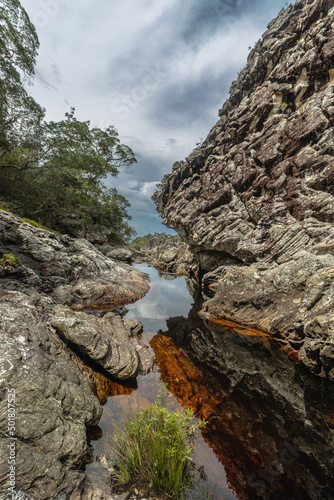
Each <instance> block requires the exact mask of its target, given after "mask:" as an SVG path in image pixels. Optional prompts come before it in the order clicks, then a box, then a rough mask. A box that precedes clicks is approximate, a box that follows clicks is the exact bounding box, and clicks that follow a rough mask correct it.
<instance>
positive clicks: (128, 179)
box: [22, 0, 285, 231]
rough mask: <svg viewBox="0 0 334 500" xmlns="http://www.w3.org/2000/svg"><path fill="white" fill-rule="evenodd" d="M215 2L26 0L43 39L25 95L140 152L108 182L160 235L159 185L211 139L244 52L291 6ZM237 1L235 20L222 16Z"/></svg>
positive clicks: (273, 0)
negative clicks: (128, 170)
mask: <svg viewBox="0 0 334 500" xmlns="http://www.w3.org/2000/svg"><path fill="white" fill-rule="evenodd" d="M224 2H225V3H224ZM216 3H217V2H216V1H215V0H206V2H203V1H202V0H123V1H122V2H120V1H118V0H108V1H107V0H98V1H93V0H80V2H79V1H77V2H74V1H72V0H39V1H38V2H36V0H22V5H23V6H24V7H25V8H26V10H27V12H28V14H29V15H30V17H31V19H32V21H33V22H35V24H37V30H38V35H39V38H40V42H41V48H40V55H39V58H38V63H37V70H36V75H37V77H36V80H35V85H34V87H32V88H29V92H31V93H32V95H33V96H34V97H35V98H36V100H37V101H38V102H39V103H40V104H42V106H44V107H45V108H46V109H47V118H48V119H52V120H59V119H62V118H63V116H64V113H65V112H67V111H68V110H69V107H70V106H74V107H75V108H76V115H77V117H78V118H79V119H81V120H90V121H91V123H92V124H93V125H97V126H100V127H104V126H107V125H109V124H113V125H114V126H115V127H116V129H117V130H118V131H119V133H120V138H121V140H122V142H124V143H125V144H129V145H130V146H131V147H132V148H133V149H134V150H135V152H136V153H140V154H141V157H142V158H141V159H140V161H139V163H140V166H139V165H138V167H134V170H133V172H134V173H133V175H127V174H123V173H122V174H120V176H119V178H118V179H116V180H115V179H113V180H112V183H113V184H116V185H117V186H118V188H119V190H120V192H122V194H124V195H125V196H126V195H128V197H129V199H130V201H131V203H132V204H133V215H134V222H135V224H137V223H138V224H141V226H142V219H143V217H144V215H143V214H144V212H145V210H146V211H147V214H148V215H147V216H148V219H149V221H150V223H152V221H153V220H154V221H155V222H154V224H155V227H154V228H153V230H154V231H155V230H157V229H158V225H159V223H158V219H157V215H156V214H155V213H154V207H153V205H152V202H151V201H150V196H151V194H152V192H153V191H154V185H155V182H154V180H155V179H159V177H160V179H161V178H162V176H163V175H164V174H165V173H167V172H169V171H171V165H172V164H173V162H174V161H176V160H180V159H183V158H184V157H185V156H187V155H188V154H189V153H190V152H191V150H192V149H193V148H194V147H195V143H196V142H197V141H198V140H199V138H204V137H206V135H207V133H208V132H209V130H210V129H211V127H212V126H213V125H214V123H215V121H216V119H217V110H218V108H220V107H221V106H222V104H223V102H224V100H225V98H226V97H227V95H228V89H229V86H230V83H231V81H232V80H233V79H234V78H235V77H236V73H237V71H239V70H240V69H241V68H242V66H243V65H244V64H245V62H246V57H247V54H248V46H249V45H253V44H254V42H255V41H256V40H257V39H258V38H259V37H260V35H261V34H262V32H263V31H264V30H265V27H266V24H267V23H268V21H269V20H270V18H271V17H272V16H273V15H274V14H276V13H278V11H279V10H280V8H281V7H282V6H283V5H285V0H254V2H253V3H252V9H249V10H247V9H246V8H243V6H244V7H249V5H248V4H247V1H246V0H240V1H239V0H238V1H237V2H230V1H227V0H220V2H219V4H220V6H222V7H224V5H225V4H226V5H225V7H226V8H222V9H220V10H217V9H216V10H215V9H214V5H216ZM234 4H235V5H236V6H237V8H238V10H237V12H236V14H237V15H236V16H230V17H226V12H229V13H231V12H233V8H232V7H231V6H233V5H234ZM259 6H260V7H261V8H262V10H263V13H260V14H259ZM256 7H257V9H258V10H257V11H256ZM264 7H265V8H264ZM252 10H253V11H254V12H253V11H252ZM171 138H172V139H171ZM108 182H109V181H108ZM137 210H138V211H139V212H140V220H139V219H138V220H137V219H135V217H136V211H137ZM161 229H162V230H163V228H161Z"/></svg>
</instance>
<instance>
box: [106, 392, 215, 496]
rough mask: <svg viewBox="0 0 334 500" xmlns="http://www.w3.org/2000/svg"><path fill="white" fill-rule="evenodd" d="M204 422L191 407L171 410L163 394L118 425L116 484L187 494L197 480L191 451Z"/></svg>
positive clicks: (115, 450)
mask: <svg viewBox="0 0 334 500" xmlns="http://www.w3.org/2000/svg"><path fill="white" fill-rule="evenodd" d="M205 425H206V422H199V423H196V422H194V416H193V413H192V411H191V410H189V409H187V410H184V409H181V410H179V411H177V412H169V411H168V410H167V408H166V406H165V404H164V396H163V394H160V395H159V396H158V398H157V400H156V402H155V403H154V404H151V405H149V406H147V407H146V408H143V409H142V410H139V411H138V412H137V413H135V415H134V416H133V418H132V419H130V420H128V421H127V422H126V423H125V424H124V425H123V426H119V427H118V428H117V431H116V433H115V435H114V437H113V446H114V458H113V461H112V464H113V467H114V468H115V474H114V477H113V480H114V485H115V486H118V487H125V486H128V485H134V484H135V485H145V486H147V487H149V488H153V490H154V491H155V492H156V493H159V492H163V493H167V494H168V495H170V496H172V498H177V499H183V498H185V496H186V492H187V490H189V489H190V488H191V487H192V486H193V485H194V483H195V482H196V481H197V479H196V472H195V470H194V466H193V461H192V457H191V454H192V452H193V450H194V440H195V435H196V432H197V429H198V428H201V427H204V426H205ZM205 497H206V498H211V495H209V496H208V495H207V494H206V495H205ZM202 498H203V496H202Z"/></svg>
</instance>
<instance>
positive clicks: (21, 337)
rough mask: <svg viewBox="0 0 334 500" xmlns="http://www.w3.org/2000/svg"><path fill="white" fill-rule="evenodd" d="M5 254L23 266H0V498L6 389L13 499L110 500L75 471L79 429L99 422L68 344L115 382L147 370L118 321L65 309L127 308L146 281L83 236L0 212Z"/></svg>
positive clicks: (81, 437)
mask: <svg viewBox="0 0 334 500" xmlns="http://www.w3.org/2000/svg"><path fill="white" fill-rule="evenodd" d="M4 253H11V254H14V255H15V257H17V258H19V259H20V261H21V265H19V266H18V267H17V268H13V267H10V268H9V267H2V266H0V286H1V288H0V341H1V360H0V429H1V430H0V456H1V460H0V498H7V497H8V495H7V493H6V492H8V490H7V487H6V486H7V479H8V477H7V474H8V463H7V459H6V457H7V455H8V446H7V445H8V437H7V432H8V431H7V429H8V425H7V413H8V412H7V410H8V401H7V400H8V392H7V391H8V390H10V389H14V390H15V391H16V400H15V406H16V427H15V437H16V438H17V441H16V442H15V443H16V489H17V492H18V498H21V499H23V498H33V499H34V500H48V499H50V498H54V499H58V500H68V499H70V500H83V499H85V500H93V499H94V498H96V499H97V498H100V499H101V500H102V498H103V500H107V499H109V500H110V499H112V497H111V496H110V495H107V496H105V495H104V494H103V496H101V494H100V493H99V492H98V491H96V490H95V491H94V488H93V487H92V485H91V484H90V483H89V481H88V480H87V478H86V476H85V474H84V472H83V470H84V466H85V464H86V463H87V462H89V461H90V460H91V459H92V450H91V448H90V447H89V446H88V444H87V428H88V427H90V426H95V425H96V424H97V423H98V421H99V419H100V415H101V406H100V403H99V400H98V398H97V394H98V390H97V386H96V383H95V381H94V377H91V374H90V372H89V370H90V369H89V368H88V367H87V366H86V365H85V364H84V362H83V361H82V359H81V358H79V357H78V356H77V355H76V354H75V352H74V351H73V350H72V346H73V345H75V346H76V348H77V349H78V350H79V351H81V352H82V353H84V354H86V355H87V356H89V357H90V358H91V359H92V360H94V361H96V362H98V363H99V364H100V365H101V366H103V367H104V368H105V369H106V370H108V371H109V373H112V374H114V376H116V377H117V376H118V377H119V378H122V379H123V378H127V377H133V376H135V375H136V374H137V373H142V371H148V370H149V358H148V357H147V355H146V354H147V353H146V354H145V355H144V354H143V356H142V355H141V351H138V350H137V349H138V347H137V344H136V343H135V342H133V341H132V340H130V338H129V333H128V331H127V330H126V329H125V327H124V325H123V323H122V321H121V318H120V317H118V316H116V315H115V314H113V313H111V312H108V313H107V314H105V315H104V316H103V317H95V316H94V315H93V314H88V313H86V312H78V311H74V310H72V309H70V307H68V306H69V305H70V306H72V307H74V308H77V309H78V308H81V309H84V308H90V309H92V306H95V308H96V310H97V311H99V310H101V309H102V310H104V309H110V308H113V307H115V306H118V305H125V304H126V303H128V302H132V301H135V300H137V299H139V298H141V297H143V296H144V295H145V293H146V292H147V290H148V288H149V286H148V277H147V275H145V274H143V273H141V272H140V271H138V270H136V269H134V268H132V267H131V266H129V265H126V264H120V263H116V262H115V261H113V260H111V259H109V258H107V257H105V256H104V255H103V254H102V253H100V252H99V251H97V250H96V248H95V247H93V245H91V244H90V243H89V242H88V241H86V240H83V239H81V240H74V239H72V238H69V237H68V236H61V235H55V234H53V233H50V232H48V231H46V230H42V229H38V228H36V227H34V226H32V225H31V224H27V223H22V222H21V221H20V219H19V218H18V217H15V216H14V215H12V214H9V213H7V212H3V211H0V256H1V255H2V254H4ZM90 312H92V311H90ZM146 350H147V348H146ZM142 352H143V353H144V349H143V350H142ZM141 358H143V360H142V359H141ZM152 363H153V361H152V358H151V365H152ZM4 495H5V497H4Z"/></svg>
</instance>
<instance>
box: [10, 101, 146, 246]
mask: <svg viewBox="0 0 334 500" xmlns="http://www.w3.org/2000/svg"><path fill="white" fill-rule="evenodd" d="M34 130H35V140H34V141H32V140H31V141H30V142H29V143H28V142H27V143H26V144H25V147H22V146H21V147H19V148H16V149H12V150H11V151H10V152H8V154H7V155H6V156H4V157H3V158H2V165H1V163H0V166H1V168H0V181H1V187H0V194H2V195H3V196H6V197H7V199H8V197H9V199H11V200H15V202H16V207H17V209H18V210H19V211H20V213H22V214H24V215H25V216H27V217H29V218H36V219H38V220H39V221H40V222H42V223H43V224H46V225H48V226H50V227H51V228H53V229H56V230H60V231H64V232H68V233H69V234H72V235H78V234H81V235H83V236H84V235H86V233H87V232H89V231H90V230H91V229H92V227H93V226H100V227H105V228H112V229H113V231H114V232H115V234H114V239H120V238H121V237H123V238H125V239H128V238H130V237H131V236H132V235H133V231H132V230H131V228H130V226H129V225H128V224H127V222H126V220H129V219H130V217H129V215H128V214H127V211H126V209H127V208H128V207H129V203H128V202H127V200H126V199H125V198H124V197H123V196H121V195H119V194H118V193H117V191H116V189H115V188H113V189H107V188H106V186H105V185H104V184H103V180H104V179H105V178H106V177H107V175H108V174H110V175H112V176H114V177H115V176H117V174H118V171H119V168H121V167H128V166H130V165H132V164H134V163H136V161H137V160H136V158H135V155H134V153H133V151H132V150H131V148H129V147H128V146H126V145H124V144H121V143H120V140H119V136H118V132H117V131H116V130H115V128H114V127H108V128H106V129H105V130H102V129H100V128H97V127H94V128H91V127H90V123H89V122H88V121H87V122H81V121H79V120H77V119H76V118H75V116H74V109H72V110H71V112H70V113H66V118H65V120H62V121H60V122H50V123H47V122H42V123H40V124H39V125H36V124H35V127H34ZM5 160H7V161H5ZM116 233H117V234H118V235H119V236H118V238H117V236H116Z"/></svg>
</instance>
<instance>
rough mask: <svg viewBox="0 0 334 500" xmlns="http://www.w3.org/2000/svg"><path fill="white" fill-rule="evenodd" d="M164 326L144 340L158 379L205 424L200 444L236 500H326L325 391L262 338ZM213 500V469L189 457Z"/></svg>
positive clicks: (329, 415)
mask: <svg viewBox="0 0 334 500" xmlns="http://www.w3.org/2000/svg"><path fill="white" fill-rule="evenodd" d="M197 311H198V304H195V307H194V308H193V310H192V311H191V312H190V314H189V316H188V318H183V320H182V318H180V317H178V318H170V319H169V320H168V321H167V326H168V331H166V332H164V333H163V334H161V335H156V336H155V337H154V338H153V339H152V340H151V345H152V347H153V349H154V351H155V355H156V362H157V366H158V368H159V370H160V371H161V376H162V379H163V380H164V382H165V383H168V388H169V390H170V391H171V392H172V393H173V394H174V395H175V397H176V398H177V399H178V400H179V401H180V402H181V404H182V406H186V407H190V408H192V409H193V411H194V412H195V414H196V415H198V416H199V417H200V418H205V420H207V421H208V425H207V427H206V429H205V430H204V431H203V437H204V439H205V441H206V443H208V444H209V446H210V447H211V448H212V449H213V451H214V452H215V454H216V456H217V458H218V459H219V461H220V462H221V463H222V465H223V466H224V469H225V472H226V476H227V483H228V485H229V487H230V489H233V491H234V492H235V494H236V496H237V498H240V499H246V498H249V499H262V500H273V499H283V498H289V499H290V498H291V499H297V498H300V499H301V498H303V499H305V500H333V491H334V478H333V463H334V449H333V445H334V420H333V409H334V386H333V384H331V383H330V382H329V381H327V380H324V379H320V378H318V377H315V376H314V375H313V374H312V373H310V372H308V371H307V370H305V369H303V367H302V366H300V365H299V364H296V363H294V362H292V361H291V360H290V359H289V356H288V352H287V351H286V350H284V349H282V348H281V346H280V343H276V342H272V341H269V339H268V335H261V334H260V333H259V332H255V331H252V330H249V329H247V328H245V327H240V326H239V327H238V325H232V324H230V325H229V324H228V323H227V322H225V324H224V326H223V327H222V326H220V325H218V324H213V323H212V322H209V321H202V320H201V319H200V318H199V317H198V314H197ZM194 461H195V463H196V465H197V466H198V465H201V464H203V465H204V466H205V468H204V471H205V472H206V473H207V475H208V476H209V479H210V480H211V481H212V482H213V483H215V482H217V483H218V486H217V489H216V495H217V497H218V498H228V497H229V496H230V491H228V490H227V488H226V486H224V480H223V478H221V477H219V474H220V473H221V472H220V471H218V472H216V475H214V471H212V470H211V468H210V466H208V465H207V460H206V457H205V450H204V449H201V452H200V453H199V455H197V456H195V457H194Z"/></svg>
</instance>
